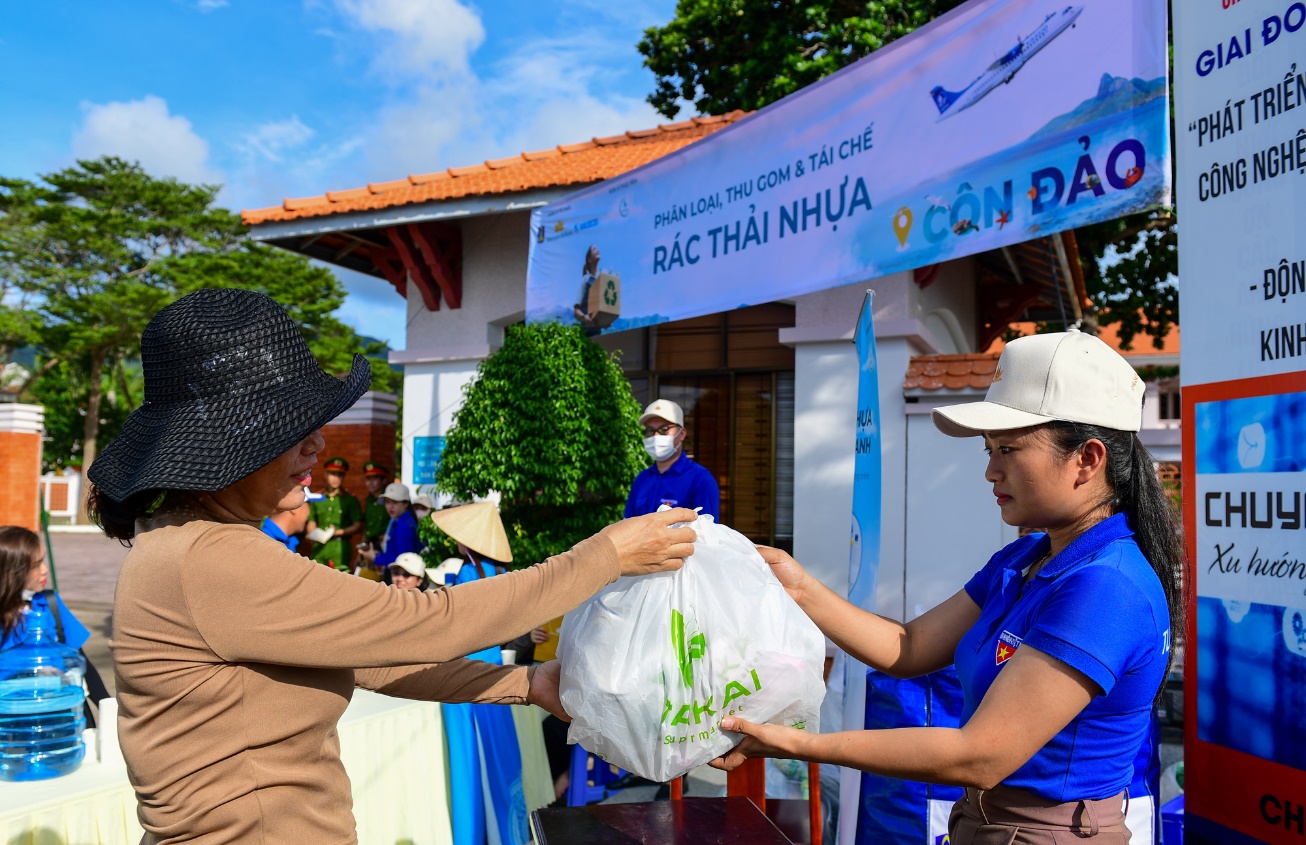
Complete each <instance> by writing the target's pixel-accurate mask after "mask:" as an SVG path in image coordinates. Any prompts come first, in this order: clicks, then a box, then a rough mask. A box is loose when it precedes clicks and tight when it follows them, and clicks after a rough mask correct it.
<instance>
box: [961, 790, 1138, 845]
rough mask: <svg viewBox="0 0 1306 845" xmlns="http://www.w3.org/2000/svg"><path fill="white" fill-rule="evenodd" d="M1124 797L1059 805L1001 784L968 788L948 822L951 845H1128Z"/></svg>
mask: <svg viewBox="0 0 1306 845" xmlns="http://www.w3.org/2000/svg"><path fill="white" fill-rule="evenodd" d="M1126 806H1127V805H1126V799H1125V793H1123V792H1122V793H1121V794H1119V795H1116V796H1115V797H1113V798H1103V799H1101V800H1099V801H1068V802H1066V803H1064V804H1058V803H1057V802H1055V801H1051V800H1049V799H1047V798H1043V797H1041V796H1039V795H1035V794H1034V793H1032V792H1026V791H1025V790H1023V789H1015V788H1013V787H1009V786H999V787H997V788H995V789H971V788H969V787H968V788H967V789H966V794H965V795H963V796H962V797H961V800H960V801H958V802H957V803H956V804H954V805H953V807H952V815H951V816H950V817H949V818H948V837H949V841H950V842H951V845H1069V843H1080V842H1084V841H1091V842H1092V843H1094V845H1128V843H1129V836H1130V834H1129V828H1128V827H1126V826H1125V808H1126Z"/></svg>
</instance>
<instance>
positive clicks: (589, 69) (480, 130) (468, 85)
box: [367, 33, 665, 178]
mask: <svg viewBox="0 0 1306 845" xmlns="http://www.w3.org/2000/svg"><path fill="white" fill-rule="evenodd" d="M604 43H605V42H604V39H602V38H598V37H596V36H595V35H594V34H593V33H581V34H578V35H576V36H574V37H570V38H566V39H552V40H550V39H537V40H534V41H531V42H528V43H526V44H523V45H522V46H521V47H520V48H519V49H518V50H516V51H515V52H513V53H511V54H510V55H508V56H506V57H505V58H504V59H502V60H501V61H499V62H497V63H496V64H495V65H494V66H493V67H492V68H491V69H490V71H489V73H487V74H486V75H485V76H484V77H483V78H482V77H478V76H470V75H469V76H466V77H461V78H457V79H453V80H449V81H445V82H433V83H429V84H426V85H423V86H420V87H418V88H417V89H416V90H415V91H414V93H413V94H412V95H411V96H410V97H408V98H406V99H404V100H401V101H398V102H394V103H391V104H390V105H389V106H387V107H385V108H384V109H383V110H382V114H381V119H380V121H378V123H377V124H376V129H375V131H374V132H373V133H372V135H371V137H370V138H369V139H368V145H367V150H368V157H369V159H370V160H371V162H372V163H373V165H374V169H375V170H377V171H380V172H383V173H389V174H391V175H389V176H383V177H380V178H395V177H397V176H402V175H404V174H407V173H422V172H427V171H431V170H436V169H440V168H444V167H449V166H459V165H465V164H474V163H476V162H478V161H484V160H485V159H493V158H500V157H503V156H510V155H514V154H516V153H520V152H523V151H528V150H537V149H544V148H548V147H552V146H555V145H557V144H570V143H575V142H577V141H584V140H587V139H588V138H591V137H594V136H603V135H616V134H619V133H621V132H624V131H626V130H628V129H644V128H648V127H651V126H656V125H657V124H658V123H661V122H665V119H664V118H662V117H660V116H659V115H658V114H657V112H655V111H654V110H653V107H652V106H650V105H649V104H648V103H646V102H645V101H644V100H642V99H638V98H636V97H631V96H624V95H618V94H613V93H604V92H603V91H602V88H603V87H604V82H605V78H604V77H605V74H606V73H607V71H608V67H609V64H608V62H609V61H611V62H616V61H619V60H620V59H619V58H618V57H617V56H616V55H615V53H616V51H615V50H611V52H612V53H613V54H614V55H612V56H608V55H604V53H605V50H604V46H603V45H604Z"/></svg>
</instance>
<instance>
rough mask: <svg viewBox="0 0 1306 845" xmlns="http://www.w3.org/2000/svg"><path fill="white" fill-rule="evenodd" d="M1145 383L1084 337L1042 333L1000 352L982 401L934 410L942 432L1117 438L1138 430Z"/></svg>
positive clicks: (1118, 358) (1101, 346)
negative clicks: (1063, 430)
mask: <svg viewBox="0 0 1306 845" xmlns="http://www.w3.org/2000/svg"><path fill="white" fill-rule="evenodd" d="M1143 390H1144V386H1143V380H1142V379H1141V378H1139V376H1138V373H1136V372H1135V371H1134V368H1133V367H1131V366H1130V365H1129V362H1128V361H1126V360H1125V359H1124V358H1122V357H1121V356H1120V353H1118V352H1116V351H1115V350H1114V349H1112V348H1111V347H1109V346H1107V345H1106V344H1105V343H1103V342H1102V341H1101V340H1099V339H1097V338H1096V337H1093V336H1092V335H1089V334H1084V333H1083V332H1078V331H1070V332H1058V333H1056V334H1039V335H1032V336H1029V337H1021V338H1017V339H1016V340H1013V341H1011V342H1010V343H1008V344H1007V346H1006V348H1004V349H1003V350H1002V357H1000V358H999V359H998V368H997V370H995V371H994V373H993V383H992V384H990V385H989V390H988V393H986V394H985V396H984V401H983V402H971V403H968V404H965V405H953V406H951V407H946V408H935V409H934V410H933V411H932V412H931V415H932V417H933V419H934V425H935V427H936V428H938V429H939V431H941V432H943V433H944V434H947V435H949V436H951V437H976V436H978V435H981V434H983V433H984V432H986V431H1007V430H1009V429H1013V428H1026V427H1027V426H1032V425H1040V424H1042V423H1046V422H1052V421H1053V420H1064V421H1066V422H1077V423H1086V424H1088V425H1097V426H1102V427H1103V428H1113V429H1116V430H1118V431H1138V430H1139V429H1140V428H1142V427H1143Z"/></svg>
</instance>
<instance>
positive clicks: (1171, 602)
mask: <svg viewBox="0 0 1306 845" xmlns="http://www.w3.org/2000/svg"><path fill="white" fill-rule="evenodd" d="M1047 427H1048V433H1049V434H1050V435H1051V437H1052V444H1053V446H1054V447H1055V448H1056V449H1058V450H1059V451H1060V452H1061V453H1062V454H1063V455H1065V456H1067V457H1069V456H1070V455H1071V454H1073V453H1075V452H1077V451H1079V449H1080V448H1081V447H1083V445H1084V444H1085V443H1087V442H1088V441H1089V440H1100V441H1102V444H1103V445H1104V446H1106V454H1107V464H1106V480H1107V486H1108V487H1109V488H1110V495H1111V501H1110V505H1111V512H1112V513H1122V514H1124V515H1125V519H1127V520H1128V521H1129V527H1130V529H1131V530H1132V531H1133V532H1134V539H1135V541H1136V542H1137V543H1138V548H1139V551H1141V552H1142V553H1143V557H1145V558H1147V562H1148V563H1149V564H1151V566H1152V570H1153V571H1154V572H1156V575H1157V577H1158V578H1159V579H1160V580H1161V589H1162V590H1163V591H1164V592H1165V603H1166V606H1167V608H1168V609H1169V613H1170V636H1171V640H1172V641H1174V640H1178V639H1180V638H1181V637H1182V635H1183V624H1184V597H1183V577H1182V572H1183V546H1182V544H1181V542H1180V539H1179V526H1178V523H1177V522H1176V520H1175V512H1174V507H1173V505H1172V504H1171V501H1170V497H1169V496H1167V495H1166V493H1165V489H1164V488H1163V487H1162V486H1161V480H1160V479H1159V478H1158V477H1157V474H1156V464H1155V462H1154V461H1153V460H1152V456H1151V454H1150V453H1149V452H1148V451H1147V447H1146V446H1144V445H1143V444H1142V442H1140V441H1139V439H1138V435H1137V434H1135V433H1133V432H1132V431H1118V430H1116V429H1111V428H1102V427H1100V426H1095V425H1087V424H1084V423H1072V422H1063V421H1060V420H1058V421H1055V422H1051V423H1048V425H1047ZM1167 677H1168V672H1167ZM1164 690H1165V681H1164V680H1163V681H1162V682H1161V689H1159V690H1157V700H1158V701H1159V700H1160V698H1161V693H1162V692H1163V691H1164Z"/></svg>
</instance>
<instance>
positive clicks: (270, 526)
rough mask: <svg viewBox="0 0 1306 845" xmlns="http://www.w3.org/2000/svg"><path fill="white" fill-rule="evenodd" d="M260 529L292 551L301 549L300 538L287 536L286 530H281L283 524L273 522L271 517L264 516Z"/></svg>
mask: <svg viewBox="0 0 1306 845" xmlns="http://www.w3.org/2000/svg"><path fill="white" fill-rule="evenodd" d="M259 529H261V530H262V531H263V533H264V534H266V535H268V536H269V537H271V538H272V539H273V540H276V541H277V542H278V543H280V544H281V545H283V546H285V547H286V548H288V549H290V550H291V551H292V552H295V551H299V538H298V537H290V536H287V534H286V532H284V531H282V530H281V526H280V525H277V524H276V523H275V522H273V521H272V518H271V517H268V516H265V517H263V524H262V525H260V526H259Z"/></svg>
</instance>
